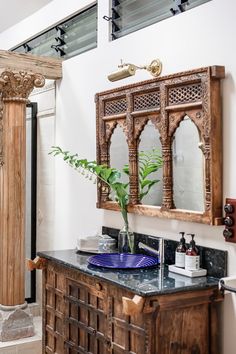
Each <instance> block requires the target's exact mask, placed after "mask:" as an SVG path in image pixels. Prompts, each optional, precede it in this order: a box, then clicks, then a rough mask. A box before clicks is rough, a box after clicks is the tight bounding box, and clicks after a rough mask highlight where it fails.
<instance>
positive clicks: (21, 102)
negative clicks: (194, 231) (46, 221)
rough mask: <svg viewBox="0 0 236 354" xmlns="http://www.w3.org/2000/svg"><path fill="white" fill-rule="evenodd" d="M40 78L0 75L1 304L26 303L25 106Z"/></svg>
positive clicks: (42, 80)
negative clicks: (0, 95) (0, 94)
mask: <svg viewBox="0 0 236 354" xmlns="http://www.w3.org/2000/svg"><path fill="white" fill-rule="evenodd" d="M43 85H44V78H43V77H42V76H41V75H38V74H34V73H26V72H13V71H10V70H6V71H4V72H3V73H2V74H1V76H0V91H1V93H2V102H3V116H2V132H1V140H2V141H1V144H0V146H1V150H2V151H1V161H2V166H0V220H1V221H0V304H1V305H5V306H17V305H21V304H23V303H24V301H25V208H26V205H25V174H26V171H25V166H26V137H25V134H26V128H25V124H26V123H25V122H26V103H27V101H28V96H29V94H30V93H31V91H32V90H33V88H34V86H36V87H41V86H43Z"/></svg>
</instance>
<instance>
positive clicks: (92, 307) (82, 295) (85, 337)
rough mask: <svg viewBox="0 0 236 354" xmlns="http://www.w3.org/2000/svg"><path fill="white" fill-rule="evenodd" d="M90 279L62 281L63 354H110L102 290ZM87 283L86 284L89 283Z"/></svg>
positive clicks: (99, 285)
mask: <svg viewBox="0 0 236 354" xmlns="http://www.w3.org/2000/svg"><path fill="white" fill-rule="evenodd" d="M91 279H92V278H87V281H86V283H85V282H83V281H74V280H71V279H66V295H65V353H68V354H75V353H88V354H108V353H110V351H109V348H110V340H109V338H108V336H107V332H108V330H107V308H108V307H107V301H106V287H105V286H104V285H103V284H101V283H98V282H94V281H93V284H90V283H91ZM89 280H90V281H89Z"/></svg>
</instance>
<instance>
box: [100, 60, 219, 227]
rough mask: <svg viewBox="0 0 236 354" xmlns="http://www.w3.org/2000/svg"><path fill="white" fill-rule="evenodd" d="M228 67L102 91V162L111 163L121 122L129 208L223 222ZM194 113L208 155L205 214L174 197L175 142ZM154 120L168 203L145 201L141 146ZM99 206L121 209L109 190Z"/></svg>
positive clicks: (103, 192)
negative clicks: (140, 177)
mask: <svg viewBox="0 0 236 354" xmlns="http://www.w3.org/2000/svg"><path fill="white" fill-rule="evenodd" d="M224 75H225V72H224V67H222V66H212V67H206V68H200V69H196V70H191V71H187V72H182V73H177V74H173V75H169V76H164V77H160V78H157V79H153V80H148V81H143V82H139V83H136V84H132V85H127V86H123V87H119V88H116V89H114V90H109V91H105V92H101V93H98V94H96V98H95V101H96V116H97V161H98V162H99V163H100V164H104V165H108V166H109V163H110V143H111V137H112V134H113V131H114V129H115V128H116V126H117V125H119V126H121V127H122V129H123V131H124V133H125V135H126V139H127V144H128V151H129V175H130V194H129V207H128V210H129V212H134V213H138V214H142V215H149V216H158V217H165V218H170V219H178V220H185V221H193V222H201V223H205V224H211V225H220V224H221V223H222V123H221V94H220V80H221V79H222V78H224ZM186 115H187V116H188V117H189V118H190V119H191V121H192V122H193V123H194V124H195V126H196V127H197V128H198V131H199V132H200V136H201V143H202V151H203V154H204V167H205V171H204V190H205V193H204V205H205V210H204V211H203V212H196V211H191V210H182V209H176V208H175V205H174V198H173V171H172V169H173V168H172V141H173V136H174V133H175V131H176V129H177V128H178V126H179V124H180V123H181V121H182V120H183V119H184V117H185V116H186ZM148 120H150V121H151V122H152V123H153V125H154V126H155V128H156V129H158V131H159V133H160V140H161V145H162V156H163V199H162V205H161V206H160V207H159V206H152V205H143V204H140V203H139V197H138V195H139V191H138V145H139V141H140V135H141V133H142V131H143V129H144V127H145V125H146V123H147V121H148ZM97 206H98V207H99V208H104V209H110V210H119V207H118V205H117V203H116V202H114V201H110V200H109V190H108V188H104V186H100V187H99V188H98V203H97Z"/></svg>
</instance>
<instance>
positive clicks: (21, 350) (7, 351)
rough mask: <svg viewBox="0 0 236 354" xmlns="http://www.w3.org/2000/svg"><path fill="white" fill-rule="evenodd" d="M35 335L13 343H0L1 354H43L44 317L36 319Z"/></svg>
mask: <svg viewBox="0 0 236 354" xmlns="http://www.w3.org/2000/svg"><path fill="white" fill-rule="evenodd" d="M34 326H35V335H34V336H33V337H29V338H22V339H19V340H15V341H12V342H0V354H41V353H42V317H40V316H37V317H34Z"/></svg>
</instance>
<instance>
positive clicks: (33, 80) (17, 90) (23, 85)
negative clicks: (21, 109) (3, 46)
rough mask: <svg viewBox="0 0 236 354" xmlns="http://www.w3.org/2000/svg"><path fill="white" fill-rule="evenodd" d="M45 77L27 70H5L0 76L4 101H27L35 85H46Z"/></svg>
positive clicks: (0, 88) (0, 87)
mask: <svg viewBox="0 0 236 354" xmlns="http://www.w3.org/2000/svg"><path fill="white" fill-rule="evenodd" d="M44 83H45V79H44V77H43V76H42V75H40V74H34V73H29V72H26V71H11V70H5V71H3V72H2V74H1V76H0V90H1V91H2V100H3V102H4V101H23V102H27V101H28V97H29V95H30V93H31V91H32V90H33V88H34V87H42V86H44Z"/></svg>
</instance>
